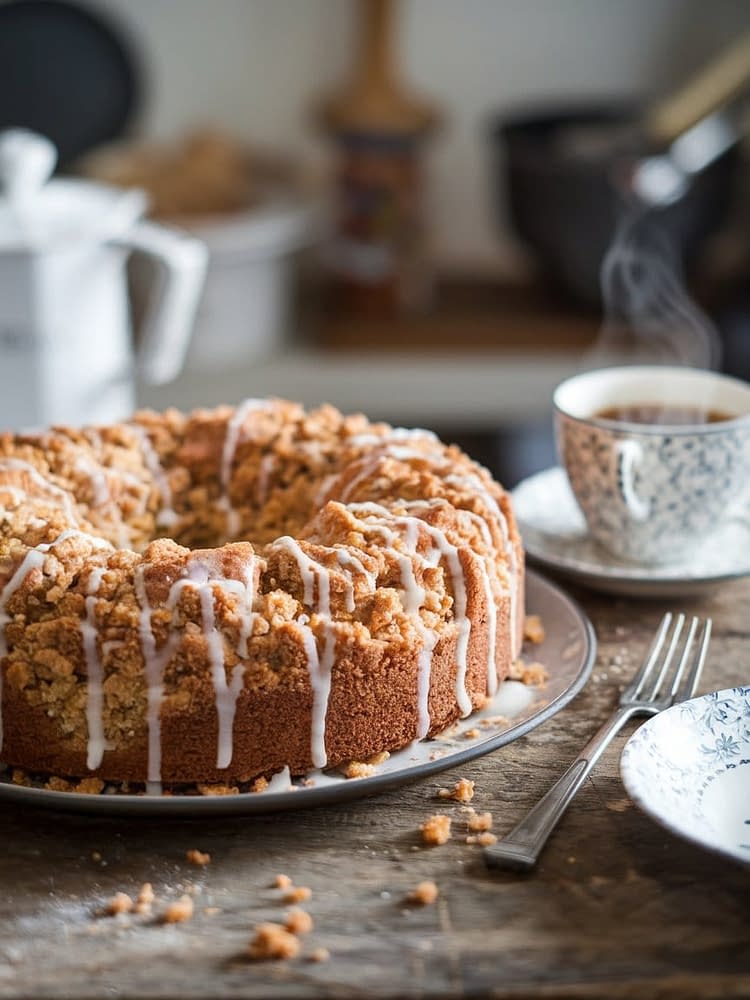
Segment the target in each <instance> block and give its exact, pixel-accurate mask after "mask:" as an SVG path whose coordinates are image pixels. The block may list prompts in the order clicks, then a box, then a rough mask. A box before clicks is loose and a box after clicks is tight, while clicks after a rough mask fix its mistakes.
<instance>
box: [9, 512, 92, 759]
mask: <svg viewBox="0 0 750 1000" xmlns="http://www.w3.org/2000/svg"><path fill="white" fill-rule="evenodd" d="M74 537H80V538H84V539H86V540H87V541H89V542H91V543H92V544H93V545H94V546H95V547H96V548H111V546H110V544H109V542H107V541H105V540H104V539H103V538H96V536H94V535H88V534H86V532H84V531H78V530H76V529H74V528H71V529H69V530H68V531H63V532H62V534H60V535H58V536H57V538H55V539H54V540H53V541H51V542H42V543H41V544H40V545H37V546H35V547H34V548H33V549H29V550H28V552H27V553H26V555H25V556H24V557H23V559H22V560H21V562H20V563H19V565H18V567H17V568H16V570H15V572H14V573H13V574H12V576H11V577H10V579H9V580H8V581H7V583H6V584H5V586H4V587H3V589H2V591H1V592H0V750H2V746H3V713H2V696H3V671H2V663H3V660H4V659H5V657H6V656H7V655H8V640H7V638H6V636H5V629H6V626H7V625H8V624H9V623H10V622H12V621H13V616H12V615H10V614H8V611H7V608H8V602H9V601H10V599H11V597H12V596H13V595H14V594H15V592H16V591H17V590H18V588H19V587H20V586H21V584H22V583H23V581H24V580H25V579H26V577H27V576H28V575H29V573H31V571H32V570H34V569H41V568H42V567H43V566H44V562H45V559H46V557H47V553H48V552H49V551H50V549H53V548H54V547H55V546H56V545H60V544H61V543H62V542H64V541H65V540H66V539H68V538H74Z"/></svg>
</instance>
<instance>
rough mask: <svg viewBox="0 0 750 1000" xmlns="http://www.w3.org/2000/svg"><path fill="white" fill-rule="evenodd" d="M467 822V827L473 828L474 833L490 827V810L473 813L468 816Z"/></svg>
mask: <svg viewBox="0 0 750 1000" xmlns="http://www.w3.org/2000/svg"><path fill="white" fill-rule="evenodd" d="M468 823H469V829H470V830H473V831H474V832H475V833H476V832H483V831H485V830H489V829H490V827H491V826H492V813H491V812H483V813H474V814H473V815H471V816H469V819H468Z"/></svg>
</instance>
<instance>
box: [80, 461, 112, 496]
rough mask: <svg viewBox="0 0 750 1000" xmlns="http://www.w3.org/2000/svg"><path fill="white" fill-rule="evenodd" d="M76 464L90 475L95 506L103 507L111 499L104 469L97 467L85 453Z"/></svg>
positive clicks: (84, 472) (81, 470) (86, 474)
mask: <svg viewBox="0 0 750 1000" xmlns="http://www.w3.org/2000/svg"><path fill="white" fill-rule="evenodd" d="M75 464H76V469H77V470H78V471H79V472H82V473H83V474H84V476H88V477H89V481H90V483H91V493H92V501H93V506H94V507H103V506H104V504H106V503H108V502H109V499H110V492H109V482H108V481H107V475H106V473H105V472H104V469H102V468H100V467H97V465H96V463H95V462H92V461H91V460H90V459H88V458H86V456H85V455H79V456H78V458H77V459H76V463H75Z"/></svg>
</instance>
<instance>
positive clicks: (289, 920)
mask: <svg viewBox="0 0 750 1000" xmlns="http://www.w3.org/2000/svg"><path fill="white" fill-rule="evenodd" d="M284 927H285V928H286V929H287V930H288V931H289V933H290V934H298V935H299V934H309V933H310V931H311V930H312V929H313V918H312V917H311V916H310V914H309V913H308V912H307V910H301V909H300V908H299V907H298V906H295V907H293V908H292V909H291V910H289V912H288V913H287V915H286V920H285V921H284Z"/></svg>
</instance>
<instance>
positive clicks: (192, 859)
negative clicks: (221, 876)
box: [185, 847, 211, 868]
mask: <svg viewBox="0 0 750 1000" xmlns="http://www.w3.org/2000/svg"><path fill="white" fill-rule="evenodd" d="M185 857H186V858H187V860H188V862H189V863H190V864H191V865H196V866H197V867H198V868H204V867H205V866H206V865H207V864H209V863H210V861H211V855H210V854H208V853H207V852H205V851H199V850H198V849H197V847H191V848H190V850H189V851H188V852H187V854H186V855H185Z"/></svg>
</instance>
